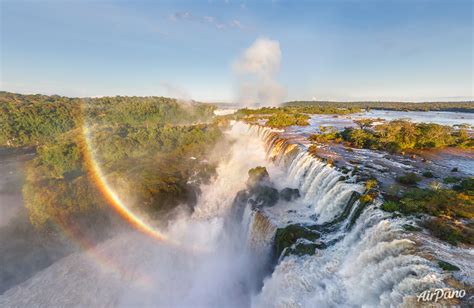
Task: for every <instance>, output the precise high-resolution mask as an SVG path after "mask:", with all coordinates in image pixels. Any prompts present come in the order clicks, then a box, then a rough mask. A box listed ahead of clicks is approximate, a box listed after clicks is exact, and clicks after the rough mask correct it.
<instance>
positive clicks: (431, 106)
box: [283, 101, 474, 112]
mask: <svg viewBox="0 0 474 308" xmlns="http://www.w3.org/2000/svg"><path fill="white" fill-rule="evenodd" d="M283 106H285V107H311V108H323V109H324V108H326V107H332V108H346V109H349V108H354V109H356V108H357V109H366V110H367V109H368V110H370V109H380V110H396V111H454V112H474V101H464V102H420V103H413V102H331V101H291V102H287V103H284V104H283Z"/></svg>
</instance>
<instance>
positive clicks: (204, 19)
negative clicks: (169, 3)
mask: <svg viewBox="0 0 474 308" xmlns="http://www.w3.org/2000/svg"><path fill="white" fill-rule="evenodd" d="M169 20H171V21H173V22H178V21H190V22H197V23H201V24H207V25H210V26H212V27H214V28H216V29H219V30H224V29H229V28H234V29H244V26H243V24H242V22H240V20H237V19H233V20H231V21H228V22H227V21H222V20H220V19H219V18H217V17H214V16H208V15H206V16H198V15H194V14H192V13H191V12H176V13H173V14H171V15H170V16H169Z"/></svg>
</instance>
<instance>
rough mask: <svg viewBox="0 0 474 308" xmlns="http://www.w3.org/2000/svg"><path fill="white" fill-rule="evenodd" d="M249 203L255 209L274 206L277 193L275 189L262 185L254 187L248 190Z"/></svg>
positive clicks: (277, 197) (277, 196)
mask: <svg viewBox="0 0 474 308" xmlns="http://www.w3.org/2000/svg"><path fill="white" fill-rule="evenodd" d="M250 195H251V196H250V198H249V201H250V203H251V204H252V205H253V206H256V207H269V206H274V205H275V204H276V203H277V202H278V199H279V197H280V196H279V193H278V190H277V189H276V188H273V187H270V186H266V185H262V186H260V185H259V186H256V187H254V188H252V189H251V190H250Z"/></svg>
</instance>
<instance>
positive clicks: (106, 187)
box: [82, 125, 170, 243]
mask: <svg viewBox="0 0 474 308" xmlns="http://www.w3.org/2000/svg"><path fill="white" fill-rule="evenodd" d="M82 136H83V141H84V142H83V151H82V153H83V156H84V161H85V164H86V168H87V170H88V172H89V176H90V178H91V180H92V182H93V183H94V184H95V186H96V187H97V188H98V189H99V191H100V193H101V194H102V196H103V197H104V198H105V200H106V201H107V203H108V204H109V205H110V206H111V207H112V208H113V209H114V210H115V211H116V212H117V213H118V214H119V215H120V216H121V217H122V218H124V219H125V220H126V221H127V222H128V223H129V224H130V225H132V226H133V227H134V228H135V229H137V230H138V231H140V232H142V233H144V234H146V235H148V236H151V237H152V238H154V239H156V240H159V241H167V242H168V243H169V242H170V240H169V239H167V238H166V237H165V236H164V235H163V234H162V233H161V232H160V231H158V230H157V229H155V228H153V227H151V226H150V225H149V224H147V223H146V222H145V221H144V220H143V219H142V218H141V217H139V216H138V215H136V214H134V213H133V212H132V211H131V210H130V209H129V208H128V207H127V205H126V204H125V202H123V200H122V199H120V197H119V196H118V195H117V193H116V192H115V191H114V190H113V189H112V188H111V186H110V184H109V183H108V181H107V178H106V176H105V175H104V173H103V172H102V169H101V168H100V167H99V164H98V163H97V160H96V158H95V156H94V151H93V149H92V145H91V141H90V129H89V128H88V126H87V125H83V126H82Z"/></svg>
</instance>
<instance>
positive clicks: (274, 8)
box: [1, 0, 474, 101]
mask: <svg viewBox="0 0 474 308" xmlns="http://www.w3.org/2000/svg"><path fill="white" fill-rule="evenodd" d="M259 38H267V39H270V40H272V41H274V42H277V43H278V44H279V48H280V50H281V61H280V63H279V67H280V69H279V71H278V72H277V73H276V74H275V76H274V78H275V80H277V81H278V83H279V84H280V85H281V86H282V87H283V88H284V89H285V97H284V99H285V100H295V99H330V100H417V101H419V100H447V99H449V100H459V99H472V97H473V87H474V86H473V71H474V67H473V66H474V65H473V50H474V49H473V40H474V39H473V1H458V0H452V1H421V0H420V1H417V0H413V1H408V0H399V1H377V0H373V1H349V0H347V1H338V0H334V1H258V2H257V1H232V0H228V1H224V0H223V1H217V0H213V1H87V0H85V1H67V0H63V1H21V0H17V1H1V89H2V90H6V91H13V92H20V93H45V94H60V95H68V96H103V95H164V96H178V97H183V98H193V99H196V100H209V101H220V100H222V101H235V100H236V99H237V98H238V97H239V89H240V88H239V76H236V72H235V69H233V64H234V63H235V62H236V61H237V59H239V57H241V55H242V53H243V52H244V51H245V50H246V49H247V48H248V47H249V46H251V45H252V44H253V43H254V42H255V41H256V40H257V39H259Z"/></svg>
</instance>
